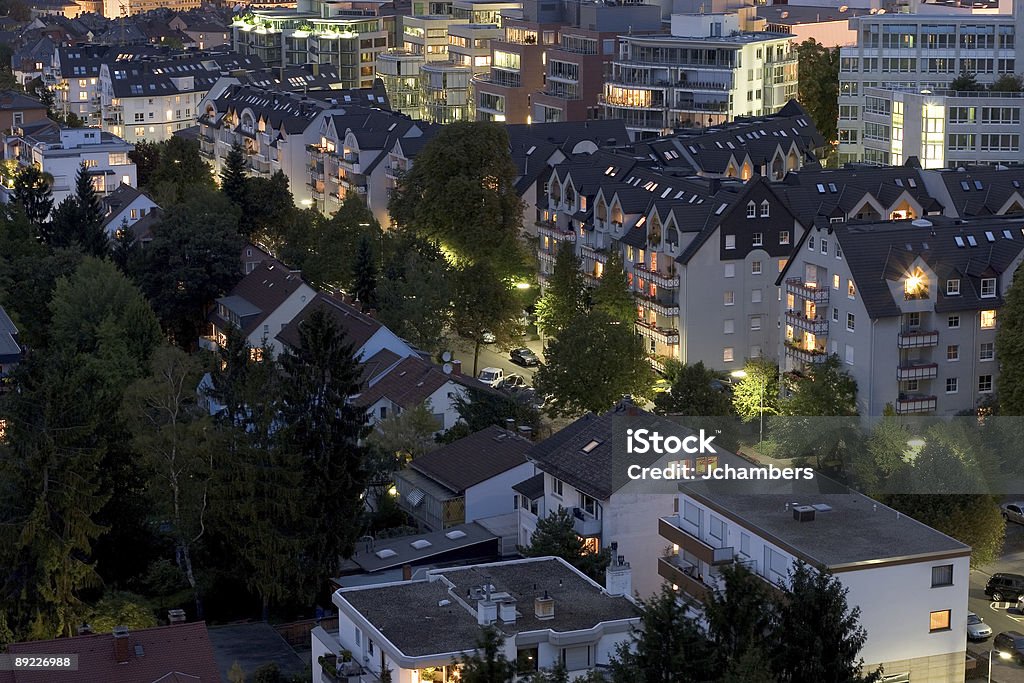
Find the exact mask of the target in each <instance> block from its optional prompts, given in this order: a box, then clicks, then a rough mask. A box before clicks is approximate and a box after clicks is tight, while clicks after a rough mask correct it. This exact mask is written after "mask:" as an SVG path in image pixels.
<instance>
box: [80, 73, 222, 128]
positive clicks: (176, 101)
mask: <svg viewBox="0 0 1024 683" xmlns="http://www.w3.org/2000/svg"><path fill="white" fill-rule="evenodd" d="M111 68H112V65H110V64H103V65H102V66H101V67H100V77H99V96H100V109H101V111H102V114H101V118H102V126H103V130H105V131H107V132H109V133H112V134H114V135H117V136H118V137H121V138H124V139H126V140H128V141H129V142H138V141H140V140H144V141H146V142H162V141H164V140H167V139H169V138H170V137H171V136H172V135H173V134H174V132H175V131H178V130H181V129H182V128H189V127H190V126H194V125H195V119H196V112H197V111H198V110H199V103H200V102H201V101H202V100H203V98H204V97H205V96H206V91H199V90H194V89H192V88H193V85H190V84H194V82H195V81H194V80H193V79H191V78H183V79H182V80H181V83H180V86H179V89H178V92H176V93H174V94H165V93H163V92H161V94H160V95H159V96H155V94H154V93H148V94H147V93H142V94H140V95H139V96H138V97H115V96H114V87H113V76H112V74H111Z"/></svg>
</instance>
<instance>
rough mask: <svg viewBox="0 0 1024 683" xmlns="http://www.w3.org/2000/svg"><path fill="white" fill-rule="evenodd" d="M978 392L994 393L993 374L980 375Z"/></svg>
mask: <svg viewBox="0 0 1024 683" xmlns="http://www.w3.org/2000/svg"><path fill="white" fill-rule="evenodd" d="M978 393H979V394H991V393H992V375H979V376H978Z"/></svg>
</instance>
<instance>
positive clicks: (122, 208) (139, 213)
mask: <svg viewBox="0 0 1024 683" xmlns="http://www.w3.org/2000/svg"><path fill="white" fill-rule="evenodd" d="M100 206H101V209H102V211H103V215H104V218H103V227H104V229H105V230H106V231H107V235H108V236H110V237H111V238H114V237H116V236H117V233H118V231H120V230H123V229H126V228H130V227H131V226H133V225H135V224H136V223H138V222H139V221H140V220H142V219H144V218H145V217H146V216H149V215H151V214H152V213H153V212H155V211H158V210H159V209H160V207H159V206H158V205H157V203H156V202H154V201H153V200H152V199H150V197H149V195H147V194H146V193H145V192H143V191H142V190H139V189H138V188H135V187H132V186H131V185H125V184H123V183H122V184H121V185H120V186H118V188H117V189H116V190H114V191H113V192H111V193H110V194H108V195H107V196H106V197H104V198H103V200H102V201H101V202H100Z"/></svg>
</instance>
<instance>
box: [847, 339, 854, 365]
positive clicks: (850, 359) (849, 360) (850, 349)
mask: <svg viewBox="0 0 1024 683" xmlns="http://www.w3.org/2000/svg"><path fill="white" fill-rule="evenodd" d="M846 364H847V365H853V347H852V346H850V345H849V344H847V345H846Z"/></svg>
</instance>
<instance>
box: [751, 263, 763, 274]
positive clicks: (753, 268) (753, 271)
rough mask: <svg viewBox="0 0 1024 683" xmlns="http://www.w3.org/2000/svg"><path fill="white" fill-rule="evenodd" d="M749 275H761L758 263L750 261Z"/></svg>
mask: <svg viewBox="0 0 1024 683" xmlns="http://www.w3.org/2000/svg"><path fill="white" fill-rule="evenodd" d="M750 274H751V275H760V274H761V262H760V261H751V262H750Z"/></svg>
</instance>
